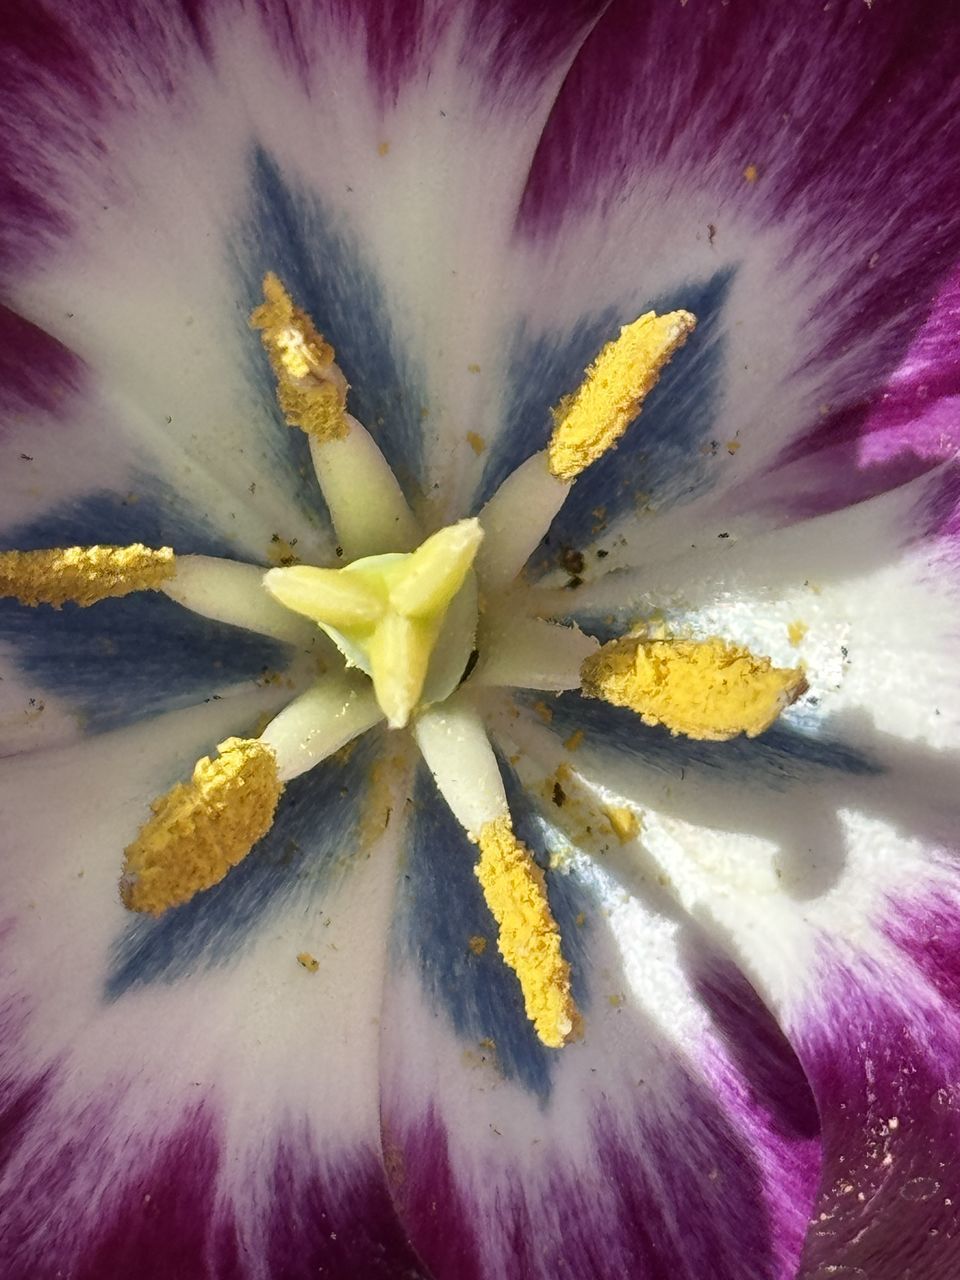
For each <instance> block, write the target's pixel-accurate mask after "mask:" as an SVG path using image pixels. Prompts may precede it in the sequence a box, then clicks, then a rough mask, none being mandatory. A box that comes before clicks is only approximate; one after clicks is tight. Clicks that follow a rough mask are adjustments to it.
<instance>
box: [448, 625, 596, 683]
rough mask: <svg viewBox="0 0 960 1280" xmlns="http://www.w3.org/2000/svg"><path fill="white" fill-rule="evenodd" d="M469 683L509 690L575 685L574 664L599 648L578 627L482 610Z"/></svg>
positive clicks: (576, 666) (577, 668) (577, 669)
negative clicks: (476, 653) (473, 668)
mask: <svg viewBox="0 0 960 1280" xmlns="http://www.w3.org/2000/svg"><path fill="white" fill-rule="evenodd" d="M478 647H479V649H480V659H479V661H478V663H477V668H476V671H475V672H474V674H473V676H472V677H471V684H473V685H487V686H499V687H501V688H513V689H548V690H550V691H552V692H554V693H559V692H560V691H561V690H563V689H579V688H580V668H581V667H582V665H583V663H584V662H585V661H586V660H587V658H589V657H590V656H591V654H594V653H596V652H597V649H598V648H599V647H600V646H599V644H598V643H597V641H596V640H594V638H593V636H588V635H585V634H584V633H583V632H582V631H581V630H580V629H579V627H575V626H569V627H567V626H561V625H559V624H558V623H553V622H544V621H543V619H542V618H522V617H521V618H516V617H511V616H509V614H508V613H507V611H506V610H500V611H497V612H493V613H489V612H488V613H487V615H486V616H485V618H484V620H483V624H482V627H481V631H480V640H479V645H478Z"/></svg>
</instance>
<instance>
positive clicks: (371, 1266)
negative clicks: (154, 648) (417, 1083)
mask: <svg viewBox="0 0 960 1280" xmlns="http://www.w3.org/2000/svg"><path fill="white" fill-rule="evenodd" d="M238 714H239V715H241V716H242V717H243V719H244V720H249V721H252V720H253V719H254V718H255V717H256V715H257V707H256V703H255V701H254V700H247V702H246V706H245V707H244V706H243V705H241V704H240V703H239V702H238V703H237V704H235V705H233V706H231V707H227V706H225V705H224V704H221V703H214V704H211V706H209V707H205V708H203V709H202V710H201V711H196V710H195V711H191V712H187V713H178V714H176V715H171V716H166V717H163V718H160V719H157V720H154V721H152V722H149V723H148V724H145V725H141V726H138V727H137V728H134V729H128V730H125V731H122V732H116V733H112V734H106V735H103V736H101V737H99V738H97V739H94V740H92V741H91V742H90V743H89V744H87V746H86V747H85V749H84V751H83V752H79V751H76V750H72V749H67V750H63V751H48V752H44V753H40V754H38V755H33V756H30V757H26V756H24V757H20V758H19V759H16V760H12V761H11V760H8V761H5V762H3V767H2V769H0V804H2V808H3V812H4V816H5V825H4V832H3V857H4V869H5V884H6V889H5V895H4V907H5V927H4V932H3V938H2V942H0V948H2V952H3V966H2V969H3V979H2V988H0V1008H2V1010H3V1014H2V1019H3V1030H4V1035H3V1051H2V1066H0V1081H2V1099H3V1101H2V1104H0V1114H2V1117H3V1119H2V1128H0V1150H2V1168H0V1205H2V1208H0V1216H2V1218H3V1222H4V1228H5V1230H4V1233H3V1236H2V1240H0V1272H2V1273H3V1275H4V1276H10V1277H11V1278H13V1277H16V1278H17V1280H20V1277H24V1278H25V1277H27V1276H29V1275H50V1276H51V1277H52V1276H54V1275H55V1274H56V1272H57V1270H62V1271H64V1272H69V1273H70V1274H71V1275H75V1276H77V1277H82V1278H83V1280H94V1278H95V1277H97V1278H99V1277H102V1276H106V1275H111V1276H112V1275H116V1276H120V1275H127V1274H132V1273H134V1272H136V1273H137V1274H138V1275H139V1274H143V1275H145V1276H150V1277H155V1278H156V1280H161V1277H164V1278H165V1277H168V1276H173V1275H177V1276H181V1275H182V1276H184V1277H189V1278H191V1280H192V1278H193V1277H198V1278H199V1277H211V1276H218V1277H222V1276H230V1277H237V1278H239V1277H243V1278H244V1280H261V1278H262V1277H271V1278H272V1277H274V1276H280V1275H289V1276H291V1277H307V1276H313V1275H316V1274H317V1273H318V1269H320V1270H322V1271H323V1273H324V1274H330V1275H331V1276H337V1277H342V1278H343V1280H348V1278H349V1277H353V1276H357V1275H370V1276H371V1277H377V1276H384V1277H387V1276H389V1277H408V1276H409V1277H413V1276H416V1275H417V1274H418V1272H417V1265H416V1261H415V1259H414V1257H413V1255H412V1254H411V1252H410V1251H409V1249H408V1248H407V1246H406V1245H405V1243H404V1237H403V1235H402V1233H401V1231H400V1228H399V1227H398V1226H397V1224H396V1219H395V1217H394V1215H393V1210H392V1208H391V1206H390V1201H389V1197H388V1195H387V1191H386V1185H385V1181H384V1178H383V1174H382V1171H381V1166H380V1162H379V1122H378V1096H377V1089H378V1082H377V1069H376V1062H377V1028H376V1014H377V1011H378V1008H379V1001H380V994H381V987H382V981H383V968H384V963H385V956H384V951H385V945H386V936H387V929H388V918H389V910H390V891H391V886H392V880H393V876H394V874H395V866H394V859H395V843H394V841H393V840H392V838H381V836H382V831H383V821H382V813H383V811H382V810H378V811H376V812H370V813H368V814H367V815H366V818H367V825H366V826H365V827H363V828H362V829H361V828H360V827H359V826H358V823H359V821H360V815H361V812H362V800H363V795H362V792H363V788H362V786H361V787H360V788H359V793H358V795H357V796H356V798H355V799H349V798H344V797H341V796H340V790H341V784H342V785H347V784H352V785H353V789H354V790H357V776H356V774H357V773H359V775H360V776H362V774H363V772H364V770H363V769H360V770H359V771H355V774H354V776H350V775H349V772H348V773H345V774H343V775H342V777H340V778H336V776H334V779H333V782H332V783H330V784H329V789H330V791H332V792H333V793H335V794H336V795H337V797H338V799H339V801H340V807H339V809H338V811H337V815H336V820H335V821H333V820H329V819H324V821H323V822H320V821H318V819H317V815H316V810H315V807H311V800H310V796H309V795H308V794H306V793H305V791H304V787H303V786H301V787H300V788H298V789H297V790H296V793H295V794H294V792H293V791H291V795H290V797H288V799H289V800H290V801H292V802H294V803H298V804H299V805H300V806H301V807H302V808H303V812H304V815H305V816H306V817H308V818H310V821H304V822H299V825H298V820H297V817H296V815H293V817H291V816H290V815H289V814H288V815H287V817H283V819H282V827H283V829H284V830H285V832H286V838H285V839H284V843H283V844H282V845H281V846H279V847H277V846H276V845H271V844H270V840H271V838H272V837H268V838H267V840H265V841H264V842H263V849H261V851H260V853H258V852H257V851H254V852H253V853H251V854H250V855H249V858H250V859H257V858H258V857H260V859H261V863H265V865H261V867H260V873H259V878H258V877H257V876H256V875H255V876H253V878H252V879H251V877H249V876H248V877H247V878H246V885H244V883H243V880H244V877H243V876H241V879H240V881H239V882H238V881H236V880H234V881H233V882H231V881H230V879H229V878H228V880H227V881H225V882H224V884H223V885H222V886H220V887H219V888H221V889H227V890H229V892H228V895H227V897H226V898H224V896H223V894H221V895H220V903H219V908H218V909H216V908H212V907H208V908H205V909H204V910H203V911H201V912H199V913H198V912H193V913H192V918H191V919H190V920H187V922H186V923H185V925H184V927H183V928H182V929H179V930H178V929H177V927H176V921H172V920H171V919H170V918H168V917H165V918H164V919H163V920H161V921H144V920H142V919H136V920H135V919H134V918H133V917H131V916H130V915H129V913H127V912H125V911H124V909H123V907H122V906H121V904H120V901H119V896H118V892H117V878H118V875H119V870H120V858H121V853H122V849H123V846H124V844H126V843H127V842H128V841H129V840H130V839H131V838H132V837H133V835H134V834H135V833H136V830H137V827H138V825H139V824H140V823H141V822H142V821H143V819H144V817H145V816H146V814H147V812H148V801H149V799H150V798H152V796H154V795H155V794H157V793H158V792H159V791H162V790H164V789H165V788H166V787H167V786H169V785H170V784H171V783H172V782H173V781H174V780H175V779H176V778H177V777H180V776H182V775H183V774H184V772H185V771H186V770H188V769H189V767H190V764H191V763H192V761H193V760H194V759H196V757H197V756H198V755H200V754H202V753H203V752H204V751H206V750H209V748H210V746H211V745H212V743H214V742H216V741H217V740H218V739H220V738H222V737H223V736H224V735H225V734H226V733H229V732H231V731H234V730H236V729H237V728H238V727H239V726H238V722H237V716H238ZM365 758H366V757H365ZM367 763H368V764H369V761H368V762H367ZM305 781H306V780H305ZM310 785H311V786H316V785H317V780H316V779H311V783H310ZM319 785H321V791H322V788H323V784H322V782H321V783H320V784H319ZM51 798H53V799H54V800H55V803H51ZM285 803H286V801H285ZM326 807H329V797H328V804H327V806H326ZM400 808H401V806H398V805H395V806H394V809H395V812H399V811H400ZM64 815H69V820H68V821H67V820H65V817H64ZM311 815H312V816H311ZM280 826H281V823H280V819H278V835H283V830H280ZM294 836H295V837H296V839H293V838H292V837H294ZM264 851H265V853H266V855H268V856H267V857H266V858H265V859H264V857H263V856H262V855H263V853H264ZM239 870H240V871H243V870H244V868H240V869H239ZM258 888H259V893H257V892H256V890H257V889H258ZM212 892H214V893H216V892H217V891H216V890H215V891H212ZM193 905H194V904H193V903H191V904H188V907H192V906H193ZM182 910H188V908H184V909H182ZM131 930H133V931H134V932H136V933H138V938H139V941H138V942H137V945H130V939H129V935H130V933H131ZM158 934H159V935H161V936H159V937H158ZM148 935H149V936H148ZM151 937H152V938H153V941H154V943H155V945H151ZM301 952H308V953H310V954H313V955H314V956H315V957H316V958H317V960H318V961H319V968H318V970H317V971H316V972H315V973H312V972H309V971H308V970H307V969H305V968H304V967H302V966H301V964H299V963H298V961H297V956H298V954H299V953H301ZM118 967H119V968H120V969H121V970H122V975H121V976H123V977H124V979H125V980H124V982H122V983H121V982H119V981H118V972H117V971H118Z"/></svg>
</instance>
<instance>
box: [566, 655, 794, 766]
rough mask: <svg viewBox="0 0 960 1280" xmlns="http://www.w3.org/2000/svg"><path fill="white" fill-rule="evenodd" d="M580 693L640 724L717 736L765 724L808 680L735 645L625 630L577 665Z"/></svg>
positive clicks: (751, 733) (759, 729)
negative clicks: (659, 637) (649, 636)
mask: <svg viewBox="0 0 960 1280" xmlns="http://www.w3.org/2000/svg"><path fill="white" fill-rule="evenodd" d="M581 675H582V676H583V692H584V694H586V696H587V697H590V698H602V699H603V700H604V701H605V702H610V703H613V705H614V706H618V707H629V708H630V710H632V711H636V712H637V713H638V714H639V715H640V717H641V718H642V719H643V722H644V724H649V725H657V724H662V725H665V726H666V727H667V728H668V729H669V730H670V732H671V733H674V734H684V735H685V736H686V737H688V738H698V739H701V740H705V741H711V742H722V741H725V740H726V739H728V738H735V737H737V735H738V734H741V733H745V734H746V735H747V737H748V738H755V737H756V736H757V734H759V733H763V731H764V730H765V729H769V727H770V725H772V724H773V722H774V721H775V720H776V718H777V717H778V716H779V715H780V713H781V711H783V710H784V708H785V707H787V706H789V705H790V703H792V702H795V701H796V699H797V698H798V697H799V696H800V695H801V694H802V693H803V692H804V690H805V689H806V687H807V683H806V680H805V679H804V675H803V672H802V671H800V670H799V669H796V668H783V667H774V666H773V664H772V663H771V661H770V659H769V658H758V657H755V656H754V655H753V654H752V653H750V651H749V650H747V649H743V648H741V647H740V646H739V645H733V644H729V643H727V642H726V641H724V640H721V639H718V638H716V637H713V638H711V639H709V640H703V641H696V640H676V639H667V640H648V639H645V638H643V637H639V636H625V637H624V638H623V639H620V640H612V641H610V643H609V644H605V645H604V646H603V648H602V649H601V650H600V652H599V653H598V654H596V655H595V656H594V657H592V658H588V659H587V661H586V662H585V663H584V664H583V668H582V670H581Z"/></svg>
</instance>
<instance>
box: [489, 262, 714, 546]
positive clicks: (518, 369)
mask: <svg viewBox="0 0 960 1280" xmlns="http://www.w3.org/2000/svg"><path fill="white" fill-rule="evenodd" d="M732 279H733V272H732V271H730V270H726V271H722V272H717V273H716V274H715V275H714V276H712V277H711V278H710V279H709V280H706V281H701V282H698V283H690V284H687V285H685V286H683V287H681V288H678V289H676V290H675V291H674V292H672V293H670V294H669V295H668V296H665V297H660V298H657V299H655V300H654V301H652V302H650V301H648V300H641V301H638V302H637V304H636V306H635V307H634V308H631V309H630V312H631V313H630V314H627V312H626V310H613V309H609V310H606V311H604V312H602V313H600V314H599V315H595V316H592V317H590V318H589V319H584V320H582V321H581V322H580V324H578V325H577V326H576V327H575V328H574V329H573V330H572V331H567V332H564V333H554V334H538V335H537V336H535V337H531V336H529V335H528V334H526V333H525V332H524V330H523V329H522V328H521V330H520V332H519V333H518V335H517V337H516V338H515V340H514V342H513V344H512V345H513V351H514V358H513V363H512V367H511V370H510V374H509V393H508V397H507V404H508V407H507V410H506V424H505V427H504V430H503V433H502V435H501V436H500V438H499V440H498V441H497V443H496V444H495V445H494V447H493V448H492V450H491V453H490V458H489V461H488V463H487V466H486V469H485V470H484V474H483V478H482V480H481V483H480V489H479V492H478V494H477V497H476V501H475V507H476V509H478V510H479V508H480V506H481V505H482V504H483V503H484V502H485V501H486V500H487V498H489V497H490V496H491V494H492V493H493V492H494V491H495V490H496V488H497V486H498V485H499V484H500V483H501V482H502V481H503V480H504V479H505V477H506V476H508V475H509V474H510V472H511V471H513V470H514V469H515V468H516V467H517V466H519V464H520V463H521V462H523V461H524V459H526V458H528V457H529V456H530V455H531V454H532V453H534V452H536V450H537V449H541V448H543V446H544V445H545V444H546V442H547V440H548V438H549V435H550V431H551V428H552V421H551V418H550V409H551V408H552V406H553V405H555V404H556V403H557V402H558V401H559V400H560V398H561V397H562V396H564V395H566V394H567V393H568V392H570V391H573V390H574V389H575V388H576V387H577V386H578V385H579V384H580V382H581V381H582V378H583V371H584V369H585V368H586V367H587V365H589V364H590V363H591V362H592V361H593V359H594V357H595V356H596V355H597V352H598V351H599V350H600V348H601V347H602V346H603V345H604V344H605V343H607V342H609V341H610V339H611V338H614V337H616V335H617V333H618V332H619V329H620V326H621V325H622V324H625V323H628V322H629V321H632V320H635V319H636V317H637V316H638V315H641V314H643V313H644V312H645V311H649V310H650V309H651V308H653V309H654V310H656V311H658V312H661V313H663V312H665V311H672V310H674V309H676V308H678V307H683V308H685V309H686V310H688V311H692V312H693V313H694V314H695V315H696V317H697V328H696V330H695V331H694V333H693V334H692V335H691V337H690V338H689V339H688V341H687V343H686V345H685V346H684V347H683V348H682V349H681V350H680V351H678V352H677V354H676V355H675V356H674V357H673V359H672V360H671V362H670V364H669V365H668V366H667V368H666V369H665V370H664V373H663V376H662V377H661V379H660V382H659V384H658V386H657V387H656V388H655V389H654V390H653V391H652V392H651V394H650V397H649V399H648V400H647V402H646V404H645V405H644V408H643V413H642V415H641V417H640V419H639V421H638V422H637V423H636V424H635V425H633V426H631V427H630V429H629V430H628V431H627V432H626V434H625V435H624V436H623V438H622V439H621V441H620V443H619V445H618V446H617V448H616V449H614V450H612V451H611V452H609V453H608V454H607V455H606V456H605V457H603V458H601V459H600V460H599V461H598V462H596V463H594V465H593V466H592V467H589V468H588V469H587V470H586V471H585V472H584V473H583V474H582V475H581V476H580V477H579V478H578V479H577V481H576V483H575V484H574V485H573V487H572V488H571V491H570V494H569V496H568V498H567V500H566V503H565V504H564V506H563V509H562V511H561V512H560V514H559V515H558V516H557V518H556V520H554V522H553V525H552V526H551V528H550V533H549V544H541V546H540V548H539V550H538V551H537V552H535V553H534V555H533V557H532V559H531V565H530V568H531V569H533V570H536V568H537V567H541V568H544V569H545V568H546V567H547V565H548V563H549V561H550V560H551V558H555V555H556V552H557V551H558V550H559V549H560V548H562V547H573V548H580V547H583V546H586V545H588V544H589V543H590V542H592V541H593V539H594V536H595V535H594V533H593V530H594V528H595V527H596V525H597V519H598V517H597V515H596V511H597V510H598V509H599V508H601V507H603V508H604V509H605V517H604V518H605V519H606V520H607V521H613V520H615V519H616V518H617V516H619V515H621V514H622V513H623V512H625V511H628V510H630V509H636V508H637V507H638V506H639V505H642V504H643V503H644V502H645V501H650V502H651V503H652V504H653V505H655V506H657V507H663V506H667V505H672V504H674V503H676V502H680V501H684V500H688V499H689V498H691V497H693V496H694V495H696V494H698V493H701V492H703V491H704V490H706V489H707V488H709V487H710V484H711V481H712V478H713V476H714V475H715V474H716V470H715V469H716V466H717V462H716V460H715V459H713V458H712V457H711V456H710V455H709V453H706V454H705V453H703V452H701V449H702V448H703V446H704V445H705V444H707V443H708V442H709V441H710V438H711V431H712V427H713V422H714V418H715V416H716V411H717V404H718V397H719V395H720V393H721V391H722V382H721V379H722V373H723V342H722V327H723V311H724V305H725V303H726V298H727V294H728V292H729V289H730V285H731V282H732ZM643 495H645V496H643Z"/></svg>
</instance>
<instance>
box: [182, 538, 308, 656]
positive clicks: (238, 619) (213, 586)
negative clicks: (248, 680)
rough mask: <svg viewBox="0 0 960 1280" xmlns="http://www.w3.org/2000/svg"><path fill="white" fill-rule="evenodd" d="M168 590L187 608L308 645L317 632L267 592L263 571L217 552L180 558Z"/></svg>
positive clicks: (202, 615) (276, 637)
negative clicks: (227, 558)
mask: <svg viewBox="0 0 960 1280" xmlns="http://www.w3.org/2000/svg"><path fill="white" fill-rule="evenodd" d="M162 590H163V592H164V594H165V595H168V596H169V597H170V599H171V600H176V602H177V603H178V604H182V605H183V607H184V608H185V609H190V610H192V612H194V613H198V614H200V615H201V617H204V618H212V619H213V620H214V621H215V622H228V623H229V624H230V625H231V626H234V627H244V628H245V629H246V630H248V631H256V632H258V633H259V634H260V635H264V636H273V637H274V638H275V639H277V640H283V641H286V642H287V643H288V644H295V645H298V646H299V647H300V648H303V649H307V648H309V647H310V645H311V643H312V641H313V640H314V638H315V637H316V630H315V629H314V628H313V627H312V626H311V625H310V623H309V622H308V621H307V619H306V618H299V617H297V615H296V614H295V613H291V612H290V611H289V609H284V608H283V607H282V605H279V604H277V602H276V600H274V599H273V597H272V596H271V595H270V594H269V593H268V592H267V591H266V590H264V586H263V570H262V569H261V568H260V567H259V566H258V565H255V564H242V563H241V562H240V561H239V560H220V559H218V558H217V557H216V556H177V561H176V573H175V574H174V576H173V577H172V578H171V579H169V581H167V582H165V583H164V584H163V587H162Z"/></svg>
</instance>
